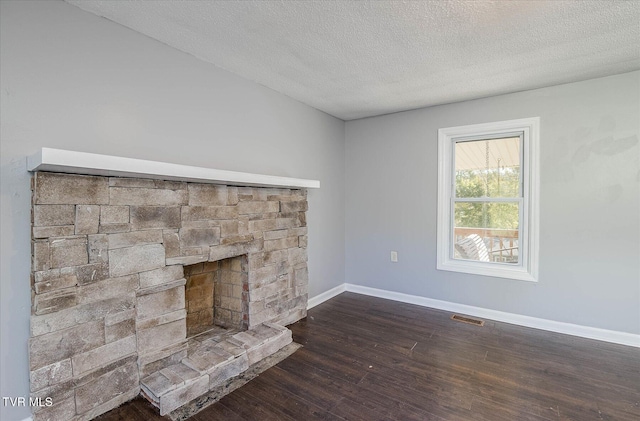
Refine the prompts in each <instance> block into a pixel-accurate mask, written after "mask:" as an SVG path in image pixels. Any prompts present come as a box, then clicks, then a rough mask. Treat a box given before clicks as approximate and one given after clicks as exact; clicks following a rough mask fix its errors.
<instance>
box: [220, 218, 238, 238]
mask: <svg viewBox="0 0 640 421" xmlns="http://www.w3.org/2000/svg"><path fill="white" fill-rule="evenodd" d="M239 226H240V225H239V223H238V221H235V220H232V221H220V236H221V237H223V238H224V237H232V236H235V235H239V234H240V232H239Z"/></svg>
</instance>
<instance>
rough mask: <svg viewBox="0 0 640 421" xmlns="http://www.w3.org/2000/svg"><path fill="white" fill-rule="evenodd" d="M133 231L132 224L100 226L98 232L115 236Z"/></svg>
mask: <svg viewBox="0 0 640 421" xmlns="http://www.w3.org/2000/svg"><path fill="white" fill-rule="evenodd" d="M128 231H131V224H100V227H99V228H98V232H99V233H100V234H113V233H116V232H128Z"/></svg>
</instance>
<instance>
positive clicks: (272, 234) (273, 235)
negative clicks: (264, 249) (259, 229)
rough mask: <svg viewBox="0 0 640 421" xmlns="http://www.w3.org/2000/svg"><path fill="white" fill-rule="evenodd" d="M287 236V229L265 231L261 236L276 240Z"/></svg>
mask: <svg viewBox="0 0 640 421" xmlns="http://www.w3.org/2000/svg"><path fill="white" fill-rule="evenodd" d="M285 237H289V230H287V229H280V230H274V231H267V232H265V233H264V236H263V238H264V239H265V241H266V240H278V239H280V238H285Z"/></svg>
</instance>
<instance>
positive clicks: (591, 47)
mask: <svg viewBox="0 0 640 421" xmlns="http://www.w3.org/2000/svg"><path fill="white" fill-rule="evenodd" d="M66 1H67V2H68V3H71V4H74V5H76V6H78V7H80V8H82V9H84V10H86V11H89V12H91V13H94V14H96V15H99V16H104V17H106V18H107V19H110V20H113V21H115V22H117V23H120V24H122V25H124V26H127V27H129V28H131V29H133V30H135V31H138V32H140V33H143V34H145V35H148V36H149V37H151V38H155V39H157V40H159V41H161V42H163V43H165V44H167V45H170V46H172V47H175V48H177V49H179V50H182V51H185V52H187V53H190V54H192V55H194V56H196V57H198V58H200V59H202V60H204V61H207V62H210V63H213V64H215V65H216V66H219V67H221V68H223V69H226V70H229V71H231V72H233V73H236V74H238V75H240V76H243V77H245V78H247V79H250V80H253V81H255V82H257V83H260V84H262V85H265V86H268V87H269V88H271V89H274V90H276V91H278V92H281V93H283V94H286V95H288V96H290V97H292V98H295V99H297V100H299V101H301V102H303V103H306V104H308V105H310V106H312V107H315V108H317V109H319V110H322V111H325V112H327V113H328V114H331V115H333V116H336V117H339V118H341V119H343V120H351V119H355V118H360V117H368V116H375V115H380V114H387V113H392V112H397V111H403V110H408V109H413V108H420V107H425V106H431V105H437V104H444V103H450V102H456V101H463V100H469V99H474V98H481V97H487V96H492V95H498V94H503V93H508V92H516V91H522V90H526V89H533V88H539V87H543V86H550V85H556V84H561V83H567V82H573V81H578V80H584V79H590V78H595V77H600V76H606V75H612V74H618V73H624V72H628V71H632V70H637V69H640V1H637V0H630V1H614V0H606V1H586V0H585V1H579V0H573V1H561V0H551V1H546V0H545V1H543V0H538V1H524V0H521V1H506V0H505V1H483V0H479V1H460V0H451V1H447V0H439V1H179V0H164V1H163V0H147V1H125V0H121V1H112V0H97V1H94V0H66Z"/></svg>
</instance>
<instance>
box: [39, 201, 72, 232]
mask: <svg viewBox="0 0 640 421" xmlns="http://www.w3.org/2000/svg"><path fill="white" fill-rule="evenodd" d="M75 218H76V207H75V206H74V205H34V206H33V226H34V227H51V226H60V225H73V224H74V223H75Z"/></svg>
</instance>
